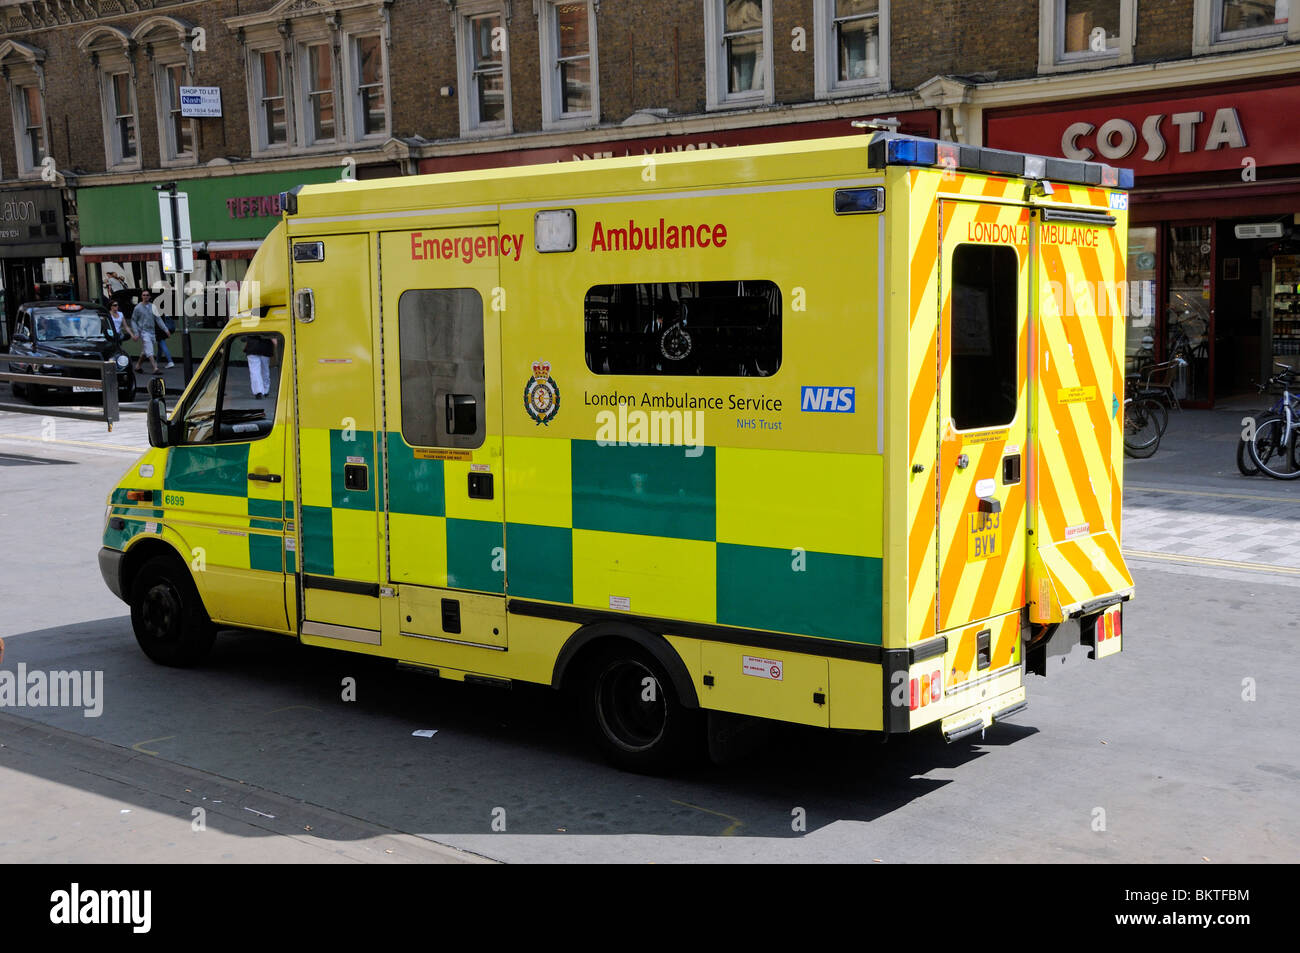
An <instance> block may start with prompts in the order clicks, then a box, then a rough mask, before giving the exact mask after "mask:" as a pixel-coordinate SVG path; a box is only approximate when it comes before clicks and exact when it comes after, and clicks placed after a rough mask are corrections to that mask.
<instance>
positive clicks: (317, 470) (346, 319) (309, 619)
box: [290, 235, 380, 646]
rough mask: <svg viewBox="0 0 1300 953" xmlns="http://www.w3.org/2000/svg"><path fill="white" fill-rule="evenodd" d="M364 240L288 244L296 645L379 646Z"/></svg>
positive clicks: (373, 344)
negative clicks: (299, 641)
mask: <svg viewBox="0 0 1300 953" xmlns="http://www.w3.org/2000/svg"><path fill="white" fill-rule="evenodd" d="M372 241H373V238H372V236H370V235H326V236H323V237H321V238H294V239H293V240H292V242H291V248H290V253H291V267H292V269H293V346H294V373H295V378H296V391H297V438H298V439H297V451H298V481H299V490H300V492H299V496H298V501H299V506H298V524H297V527H296V529H297V546H298V556H299V560H298V564H299V567H300V569H301V583H300V585H301V598H302V602H301V605H302V618H303V623H302V634H303V640H304V641H311V640H312V638H313V637H314V638H327V639H341V640H344V641H347V642H354V643H362V644H369V645H375V646H378V645H379V644H380V621H379V620H380V612H379V599H380V591H379V589H380V575H379V573H380V565H379V559H380V535H379V528H380V517H379V509H378V506H377V504H376V499H377V492H376V490H377V484H378V483H379V478H380V473H379V468H378V465H377V457H376V430H377V428H376V421H377V419H378V411H377V407H378V403H379V397H378V388H377V387H376V386H375V385H376V374H375V366H376V363H377V360H376V355H377V339H378V334H377V329H376V328H375V327H374V323H373V321H372V320H371V314H372V311H373V300H372V293H373V292H372V290H371V289H372V288H373V286H374V282H373V280H372V275H373V264H374V263H373V261H372V259H373V255H372V252H371V242H372Z"/></svg>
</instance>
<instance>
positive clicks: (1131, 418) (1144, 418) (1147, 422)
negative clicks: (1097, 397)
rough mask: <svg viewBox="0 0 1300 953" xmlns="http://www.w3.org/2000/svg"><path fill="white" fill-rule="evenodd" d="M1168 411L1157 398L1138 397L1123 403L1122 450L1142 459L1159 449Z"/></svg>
mask: <svg viewBox="0 0 1300 953" xmlns="http://www.w3.org/2000/svg"><path fill="white" fill-rule="evenodd" d="M1168 423H1169V411H1168V410H1167V409H1166V408H1165V407H1164V405H1162V404H1161V403H1160V402H1159V401H1158V400H1155V399H1153V398H1150V397H1139V398H1138V399H1136V400H1131V401H1129V402H1128V403H1127V404H1125V405H1124V452H1125V453H1126V454H1128V455H1129V456H1130V457H1136V458H1138V459H1143V458H1145V457H1149V456H1151V455H1152V454H1154V453H1155V452H1156V451H1157V450H1159V449H1160V437H1161V435H1162V434H1163V433H1164V428H1165V427H1166V426H1167V425H1168Z"/></svg>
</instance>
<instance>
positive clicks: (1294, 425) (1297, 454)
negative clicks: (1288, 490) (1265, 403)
mask: <svg viewBox="0 0 1300 953" xmlns="http://www.w3.org/2000/svg"><path fill="white" fill-rule="evenodd" d="M1276 366H1277V367H1280V368H1282V370H1281V371H1280V372H1279V373H1278V374H1277V375H1276V376H1275V377H1273V378H1272V379H1271V380H1270V383H1277V384H1280V385H1281V386H1282V398H1281V400H1280V401H1279V402H1278V403H1279V405H1280V411H1279V412H1278V413H1277V415H1276V416H1269V417H1267V418H1266V419H1264V420H1262V421H1257V422H1256V424H1255V433H1254V439H1252V440H1251V442H1250V460H1251V463H1253V464H1254V465H1255V467H1257V468H1258V469H1260V470H1262V471H1263V472H1264V473H1266V474H1268V475H1269V476H1271V477H1273V479H1275V480H1296V479H1300V395H1292V393H1291V384H1292V383H1293V382H1294V380H1295V368H1293V367H1290V366H1289V365H1286V364H1280V363H1279V364H1277V365H1276Z"/></svg>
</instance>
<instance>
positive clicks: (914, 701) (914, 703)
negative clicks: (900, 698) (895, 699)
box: [907, 679, 921, 711]
mask: <svg viewBox="0 0 1300 953" xmlns="http://www.w3.org/2000/svg"><path fill="white" fill-rule="evenodd" d="M919 696H920V693H919V692H918V691H917V680H916V679H912V697H911V699H910V701H909V702H908V705H907V707H908V708H909V709H910V710H911V711H916V709H917V708H918V707H920V704H921V701H920V697H919Z"/></svg>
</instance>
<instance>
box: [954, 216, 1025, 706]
mask: <svg viewBox="0 0 1300 953" xmlns="http://www.w3.org/2000/svg"><path fill="white" fill-rule="evenodd" d="M939 211H940V215H939V228H940V302H939V308H940V310H939V356H938V368H937V373H938V388H939V420H938V434H939V448H938V455H937V459H938V467H939V473H938V480H937V486H938V500H937V511H938V521H939V547H938V565H937V567H936V572H937V575H938V615H939V623H938V628H939V631H940V632H941V633H949V636H950V641H951V640H952V639H954V638H960V640H961V648H962V651H960V652H958V653H957V655H956V656H955V657H954V658H953V665H954V666H955V667H956V668H957V669H959V670H960V672H961V673H962V676H963V678H965V677H971V678H974V677H977V676H982V675H984V674H986V673H991V672H993V671H996V670H997V669H1000V668H1003V667H1005V666H1006V665H1008V664H1009V663H1010V662H1011V661H1012V658H1013V656H1014V652H1015V643H1016V639H1017V638H1018V627H1016V626H1013V627H1011V630H1010V631H1009V633H1004V631H1003V630H1004V629H1005V628H1006V627H1004V626H998V625H992V626H989V632H988V633H987V634H984V633H983V632H981V633H978V635H980V636H981V637H982V638H977V637H975V634H972V637H970V638H965V637H964V635H963V634H958V633H956V630H960V629H962V628H968V627H970V626H971V625H972V624H973V623H978V622H982V621H983V620H988V619H992V618H994V617H997V616H1002V615H1004V614H1006V613H1009V612H1013V611H1015V610H1018V609H1019V608H1020V607H1021V606H1023V605H1024V579H1025V576H1024V560H1025V535H1026V516H1025V483H1024V464H1025V453H1026V449H1027V448H1026V435H1027V422H1028V417H1029V402H1028V353H1029V335H1028V329H1029V321H1028V312H1029V283H1028V277H1029V273H1030V259H1029V255H1030V251H1029V229H1030V213H1029V209H1028V208H1026V207H1023V206H1020V205H1015V204H992V203H983V202H976V201H970V202H966V201H943V202H941V204H940V210H939ZM968 643H969V644H968ZM967 650H969V651H967ZM946 683H947V680H945V684H946Z"/></svg>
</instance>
